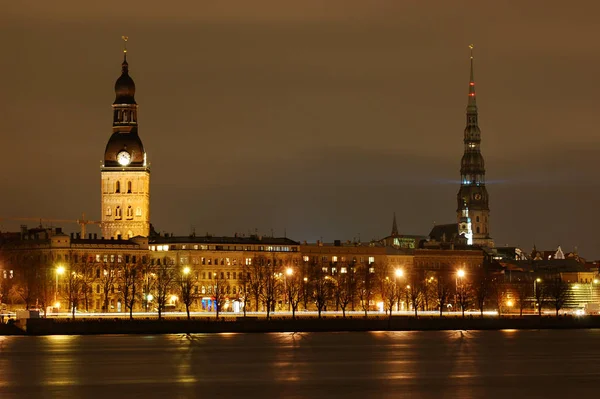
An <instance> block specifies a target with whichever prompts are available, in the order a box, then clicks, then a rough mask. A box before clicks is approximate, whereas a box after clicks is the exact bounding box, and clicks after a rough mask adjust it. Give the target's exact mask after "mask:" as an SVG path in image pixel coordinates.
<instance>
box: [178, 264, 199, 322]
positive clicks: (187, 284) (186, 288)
mask: <svg viewBox="0 0 600 399" xmlns="http://www.w3.org/2000/svg"><path fill="white" fill-rule="evenodd" d="M196 281H197V278H196V277H195V274H194V273H193V272H192V271H191V270H190V268H189V267H188V268H185V269H183V271H182V272H181V276H180V279H179V290H180V293H181V302H183V304H184V305H185V312H186V313H187V318H188V320H190V306H191V305H192V303H193V302H194V299H195V298H196V296H195V295H194V286H195V284H196Z"/></svg>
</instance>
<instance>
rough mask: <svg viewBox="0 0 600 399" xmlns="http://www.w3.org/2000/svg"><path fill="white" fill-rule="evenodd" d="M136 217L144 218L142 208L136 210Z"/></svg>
mask: <svg viewBox="0 0 600 399" xmlns="http://www.w3.org/2000/svg"><path fill="white" fill-rule="evenodd" d="M135 216H142V208H140V207H139V206H138V207H137V208H136V210H135Z"/></svg>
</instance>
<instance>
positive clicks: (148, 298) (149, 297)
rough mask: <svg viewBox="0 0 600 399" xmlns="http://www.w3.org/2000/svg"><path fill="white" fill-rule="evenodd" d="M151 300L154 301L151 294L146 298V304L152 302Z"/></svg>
mask: <svg viewBox="0 0 600 399" xmlns="http://www.w3.org/2000/svg"><path fill="white" fill-rule="evenodd" d="M153 299H154V295H152V294H148V295H147V296H146V300H148V302H152V300H153Z"/></svg>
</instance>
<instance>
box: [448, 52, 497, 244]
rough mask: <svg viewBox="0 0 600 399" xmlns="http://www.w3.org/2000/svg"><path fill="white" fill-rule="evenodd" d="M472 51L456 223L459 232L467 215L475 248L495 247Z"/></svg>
mask: <svg viewBox="0 0 600 399" xmlns="http://www.w3.org/2000/svg"><path fill="white" fill-rule="evenodd" d="M469 47H470V49H471V78H470V80H469V102H468V104H467V127H466V128H465V135H464V145H465V152H464V155H463V157H462V161H461V165H460V180H461V181H460V190H459V191H458V195H457V198H456V199H457V202H458V208H457V211H456V213H457V222H458V223H459V230H460V224H461V221H462V222H463V223H464V218H465V215H468V217H469V218H470V219H471V229H472V232H473V244H475V245H484V246H489V247H492V246H493V245H494V243H493V240H492V239H491V238H490V229H489V215H490V208H489V197H488V192H487V189H486V187H485V165H484V162H483V156H482V155H481V150H480V144H481V131H480V130H479V125H478V122H477V117H478V115H477V97H476V95H475V78H474V73H473V45H471V46H469Z"/></svg>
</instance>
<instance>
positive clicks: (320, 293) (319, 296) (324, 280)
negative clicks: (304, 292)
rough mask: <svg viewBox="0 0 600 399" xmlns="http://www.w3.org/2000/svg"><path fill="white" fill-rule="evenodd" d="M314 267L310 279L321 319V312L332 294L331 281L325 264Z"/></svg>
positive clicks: (313, 296)
mask: <svg viewBox="0 0 600 399" xmlns="http://www.w3.org/2000/svg"><path fill="white" fill-rule="evenodd" d="M319 266H320V267H314V268H313V270H312V272H313V273H312V278H311V279H310V282H311V286H312V298H313V301H314V302H315V305H316V306H317V312H318V313H319V319H320V318H321V312H323V310H324V309H325V307H326V306H327V301H328V300H329V298H330V296H331V290H330V287H331V283H330V281H329V276H328V275H327V272H326V271H325V270H324V266H322V265H319Z"/></svg>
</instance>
